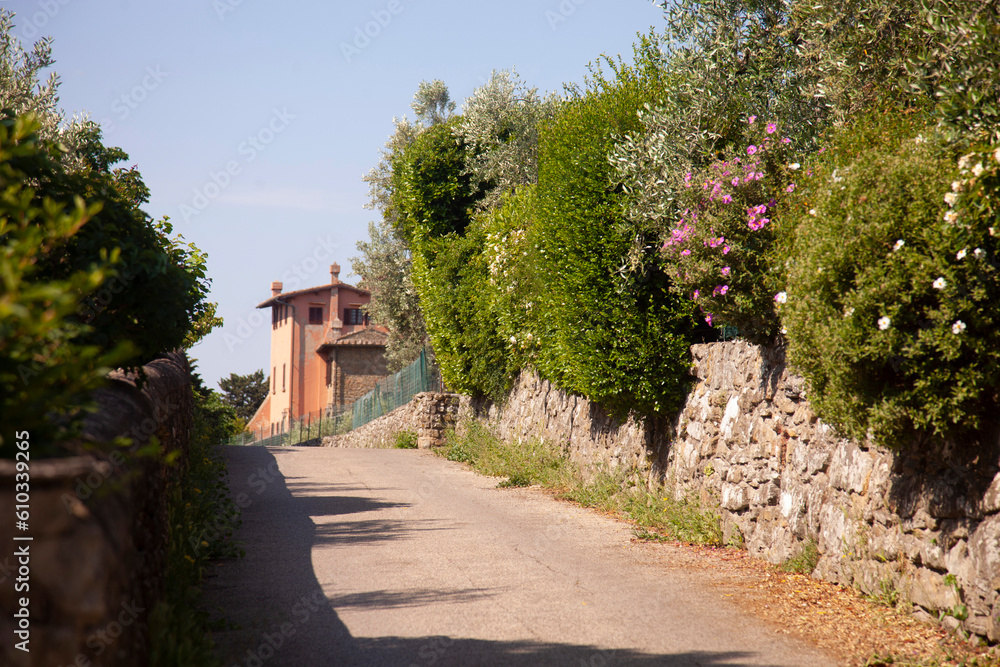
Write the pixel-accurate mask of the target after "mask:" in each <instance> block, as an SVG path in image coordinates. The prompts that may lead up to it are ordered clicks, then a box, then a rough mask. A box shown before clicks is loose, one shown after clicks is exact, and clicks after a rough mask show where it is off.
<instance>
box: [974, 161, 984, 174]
mask: <svg viewBox="0 0 1000 667" xmlns="http://www.w3.org/2000/svg"><path fill="white" fill-rule="evenodd" d="M972 175H973V176H975V177H976V178H979V177H980V176H982V175H983V163H982V162H979V163H978V164H976V166H975V167H973V168H972Z"/></svg>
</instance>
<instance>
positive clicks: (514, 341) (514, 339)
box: [510, 336, 517, 344]
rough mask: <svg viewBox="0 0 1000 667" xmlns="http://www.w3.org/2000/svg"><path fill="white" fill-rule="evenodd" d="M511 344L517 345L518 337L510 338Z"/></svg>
mask: <svg viewBox="0 0 1000 667" xmlns="http://www.w3.org/2000/svg"><path fill="white" fill-rule="evenodd" d="M510 342H511V343H515V344H516V343H517V338H516V337H514V336H511V337H510Z"/></svg>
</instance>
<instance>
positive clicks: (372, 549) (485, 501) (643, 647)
mask: <svg viewBox="0 0 1000 667" xmlns="http://www.w3.org/2000/svg"><path fill="white" fill-rule="evenodd" d="M225 456H226V458H227V460H228V464H229V479H230V487H231V489H232V493H233V496H234V498H235V499H236V500H237V502H239V503H240V504H241V505H243V506H244V507H245V509H244V512H243V525H242V527H241V528H240V530H239V531H238V533H237V536H238V538H239V539H240V540H242V542H243V543H244V546H245V548H246V551H247V555H246V557H245V558H244V559H242V560H239V561H231V562H226V563H223V564H221V565H220V566H219V567H217V568H216V570H215V572H214V573H212V575H211V577H210V579H209V582H208V584H207V585H206V600H207V604H208V605H209V606H210V607H213V608H220V609H223V610H225V614H226V616H227V618H228V619H229V620H230V621H231V622H232V623H233V624H234V627H233V629H230V630H227V631H223V632H220V633H218V634H217V642H218V643H219V644H220V646H221V648H222V651H223V654H224V657H225V664H226V667H234V666H235V665H241V666H246V667H253V666H256V667H262V666H264V665H267V666H271V665H295V666H301V667H309V666H312V665H322V666H327V665H404V666H407V667H412V666H429V665H505V666H506V665H524V666H528V665H532V666H533V665H573V666H578V665H579V666H595V667H596V666H599V665H619V664H621V665H794V666H805V665H833V664H835V662H834V660H833V659H832V658H831V657H830V656H828V655H826V654H824V653H822V652H821V651H819V650H818V649H816V648H814V647H811V646H809V645H806V644H804V643H801V642H798V641H795V640H791V639H789V638H788V637H785V636H783V635H780V634H777V633H775V632H774V631H773V630H771V629H769V628H768V627H767V626H765V625H764V624H763V623H762V622H760V621H758V620H757V619H755V618H752V617H749V616H746V615H744V614H741V613H740V612H739V611H738V610H737V609H736V608H735V607H734V606H733V605H731V604H730V603H729V602H727V601H725V600H724V599H721V598H720V596H719V594H718V592H717V591H713V590H712V589H711V588H710V587H707V586H705V585H704V584H703V583H698V578H697V577H695V576H692V575H688V574H686V573H685V572H684V571H683V570H681V569H676V568H669V569H668V568H664V567H663V566H662V565H657V564H656V563H655V562H654V560H653V559H651V558H649V556H648V550H643V549H641V548H637V547H636V546H635V545H633V544H632V543H630V540H629V538H630V537H631V533H630V531H629V529H628V527H627V526H625V525H623V524H621V523H619V522H617V521H614V520H611V519H608V518H605V517H602V516H600V515H598V514H596V513H594V512H591V511H588V510H585V509H581V508H578V507H575V506H573V505H570V504H568V503H562V502H559V501H556V500H553V499H551V498H549V497H547V496H545V495H544V494H542V493H540V492H538V491H536V490H531V489H497V488H495V487H496V480H493V479H490V478H486V477H482V476H479V475H477V474H475V473H473V472H471V471H469V470H467V469H465V468H464V467H463V466H461V465H459V464H456V463H452V462H449V461H445V460H443V459H442V458H440V457H437V456H434V455H433V454H431V453H429V452H426V451H415V450H363V449H326V448H294V447H292V448H280V447H277V448H261V447H228V448H226V450H225Z"/></svg>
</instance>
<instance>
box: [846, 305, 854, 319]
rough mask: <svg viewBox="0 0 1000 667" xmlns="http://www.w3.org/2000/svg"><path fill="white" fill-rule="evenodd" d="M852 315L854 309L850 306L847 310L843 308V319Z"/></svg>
mask: <svg viewBox="0 0 1000 667" xmlns="http://www.w3.org/2000/svg"><path fill="white" fill-rule="evenodd" d="M853 314H854V308H852V307H850V306H848V307H847V308H844V317H850V316H851V315H853Z"/></svg>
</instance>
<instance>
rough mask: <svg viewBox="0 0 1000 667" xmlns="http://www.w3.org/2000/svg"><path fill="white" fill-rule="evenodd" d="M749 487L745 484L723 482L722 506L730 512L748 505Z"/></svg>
mask: <svg viewBox="0 0 1000 667" xmlns="http://www.w3.org/2000/svg"><path fill="white" fill-rule="evenodd" d="M749 489H750V487H749V486H748V485H747V484H723V485H722V502H721V505H722V507H723V508H725V509H727V510H729V511H731V512H740V511H743V510H745V509H747V508H748V507H750V493H749Z"/></svg>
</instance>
